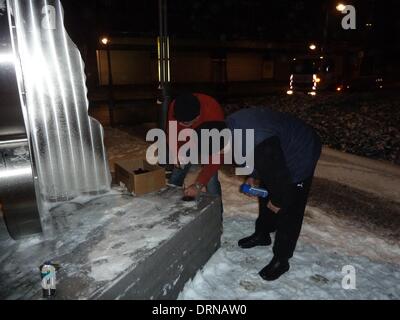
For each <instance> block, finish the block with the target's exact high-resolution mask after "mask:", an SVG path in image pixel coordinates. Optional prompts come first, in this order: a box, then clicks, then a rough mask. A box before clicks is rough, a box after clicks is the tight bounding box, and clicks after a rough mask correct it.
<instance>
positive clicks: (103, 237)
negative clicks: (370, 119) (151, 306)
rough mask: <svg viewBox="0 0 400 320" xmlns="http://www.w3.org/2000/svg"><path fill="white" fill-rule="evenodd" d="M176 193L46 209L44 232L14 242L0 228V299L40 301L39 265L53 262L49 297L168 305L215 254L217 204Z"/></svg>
mask: <svg viewBox="0 0 400 320" xmlns="http://www.w3.org/2000/svg"><path fill="white" fill-rule="evenodd" d="M181 197H182V191H181V190H177V189H175V188H166V189H164V190H162V191H161V192H159V193H157V194H150V195H146V196H143V197H132V196H130V195H127V194H122V193H119V192H113V193H111V194H107V195H104V196H102V197H98V198H96V199H90V200H89V199H86V201H85V199H77V200H75V201H74V202H69V203H64V204H61V205H59V206H55V207H52V208H50V209H49V217H50V218H49V220H48V225H47V229H48V230H51V234H50V235H49V236H47V237H46V239H44V238H43V237H38V236H37V237H31V238H27V239H24V240H20V241H14V240H12V239H10V238H8V237H5V230H4V226H3V225H1V224H0V236H1V237H0V299H40V298H41V294H42V293H41V284H40V273H39V266H40V265H41V264H42V263H43V262H45V261H48V260H51V261H52V262H55V263H59V264H60V265H61V269H60V270H59V271H58V272H57V277H58V279H57V295H56V299H175V298H177V296H178V294H179V292H180V291H181V290H182V288H183V286H184V284H185V283H186V282H187V281H188V280H189V279H190V278H191V277H193V276H194V274H195V273H196V272H197V271H198V270H199V269H200V268H201V267H202V266H203V265H204V264H205V263H206V262H207V260H208V259H209V258H210V257H211V255H212V254H213V253H214V252H215V251H216V250H217V249H218V248H219V245H220V236H221V232H222V219H221V213H220V201H219V199H218V198H216V197H212V196H209V195H205V196H204V197H202V198H201V199H200V200H199V201H198V202H197V203H185V202H183V201H181Z"/></svg>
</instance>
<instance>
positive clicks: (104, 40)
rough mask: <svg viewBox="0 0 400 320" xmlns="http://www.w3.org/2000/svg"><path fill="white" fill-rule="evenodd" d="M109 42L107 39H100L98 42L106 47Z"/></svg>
mask: <svg viewBox="0 0 400 320" xmlns="http://www.w3.org/2000/svg"><path fill="white" fill-rule="evenodd" d="M109 41H110V40H108V38H107V37H104V38H101V40H100V42H101V43H102V44H104V45H107V44H108V42H109Z"/></svg>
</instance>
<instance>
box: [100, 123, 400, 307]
mask: <svg viewBox="0 0 400 320" xmlns="http://www.w3.org/2000/svg"><path fill="white" fill-rule="evenodd" d="M107 135H108V136H109V137H110V139H109V140H107ZM111 137H112V139H111ZM107 141H110V142H111V141H118V143H114V144H111V145H110V144H109V143H107ZM106 144H107V149H108V153H109V154H110V158H111V159H116V158H121V157H125V156H129V155H132V154H136V155H138V154H140V155H144V154H145V147H146V143H145V142H144V141H143V140H141V139H140V138H138V137H137V136H134V135H132V134H130V133H129V132H127V131H126V130H124V132H123V131H121V130H117V129H108V128H107V129H106ZM328 160H330V161H331V162H332V161H334V160H333V158H332V156H331V155H330V156H329V159H328ZM327 165H331V163H330V162H329V163H328V164H327ZM337 170H338V169H337ZM371 170H372V169H371ZM320 171H321V170H320ZM353 171H354V168H353ZM344 174H346V175H349V174H350V173H344ZM376 174H378V176H377V179H378V178H379V169H376ZM383 175H386V172H384V173H383ZM318 176H319V177H321V176H322V177H323V172H322V171H321V173H319V175H318ZM328 177H329V175H328ZM354 178H355V179H356V178H357V176H355V177H354ZM220 180H221V184H222V189H223V202H224V211H225V212H224V233H223V237H222V245H221V248H220V249H219V250H218V251H217V252H216V253H215V254H214V256H213V257H212V258H211V259H210V260H209V261H208V263H207V264H206V265H205V266H204V268H203V269H202V270H200V271H199V272H198V273H197V275H196V276H195V277H194V279H192V280H191V281H189V282H188V283H187V284H186V286H185V288H184V290H183V291H182V292H181V294H180V296H179V299H232V300H235V299H256V300H257V299H400V246H399V243H400V234H399V232H400V220H399V219H400V204H399V203H398V202H397V203H392V202H391V201H388V200H386V199H379V198H377V197H376V195H372V194H368V193H362V192H361V191H357V190H356V189H352V187H354V186H356V185H352V184H351V187H348V188H343V187H342V185H340V184H337V182H338V181H336V180H333V181H331V180H318V181H315V183H314V186H313V188H312V192H311V197H310V201H309V205H308V207H307V210H306V216H305V221H304V224H303V229H302V233H301V235H300V239H299V242H298V246H297V249H296V252H295V255H294V257H293V259H292V260H291V269H290V271H289V272H288V273H286V274H285V275H283V276H282V277H281V278H280V279H278V280H277V281H275V282H265V281H263V280H262V279H261V278H260V277H259V275H258V272H259V270H261V269H262V268H263V267H264V266H265V265H266V264H267V263H268V262H269V261H270V259H271V258H272V252H271V247H259V248H252V249H247V250H244V249H240V248H239V247H238V246H237V240H239V239H240V238H242V237H244V236H247V235H250V234H251V233H253V230H254V220H255V219H256V217H257V212H258V203H257V201H256V200H251V199H249V198H248V197H246V196H244V195H241V194H240V193H239V192H238V188H239V185H240V183H241V182H242V178H240V177H236V176H234V175H233V174H232V172H231V170H230V169H229V168H224V169H223V170H222V171H221V172H220ZM335 181H336V182H335ZM339 182H344V181H339ZM392 183H394V184H396V181H395V182H392ZM366 191H367V192H368V191H369V190H368V189H367V190H366ZM389 195H390V193H389ZM352 196H353V198H352ZM355 200H357V201H355ZM395 200H396V199H395ZM346 266H352V267H354V270H355V275H356V278H355V279H356V282H355V286H356V289H348V290H346V289H344V288H343V287H342V281H343V277H344V276H345V274H344V273H342V269H343V267H346Z"/></svg>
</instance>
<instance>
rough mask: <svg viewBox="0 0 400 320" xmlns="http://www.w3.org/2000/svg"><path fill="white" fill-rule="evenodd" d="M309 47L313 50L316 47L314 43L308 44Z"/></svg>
mask: <svg viewBox="0 0 400 320" xmlns="http://www.w3.org/2000/svg"><path fill="white" fill-rule="evenodd" d="M308 47H309V48H310V50H315V49H317V46H316V45H315V44H313V43H312V44H310V45H309V46H308Z"/></svg>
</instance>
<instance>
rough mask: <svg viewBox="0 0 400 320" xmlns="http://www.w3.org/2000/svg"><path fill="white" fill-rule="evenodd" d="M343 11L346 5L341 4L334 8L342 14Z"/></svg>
mask: <svg viewBox="0 0 400 320" xmlns="http://www.w3.org/2000/svg"><path fill="white" fill-rule="evenodd" d="M344 9H346V5H344V4H343V3H339V4H338V5H337V6H336V10H337V11H340V12H342V11H343V10H344Z"/></svg>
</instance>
